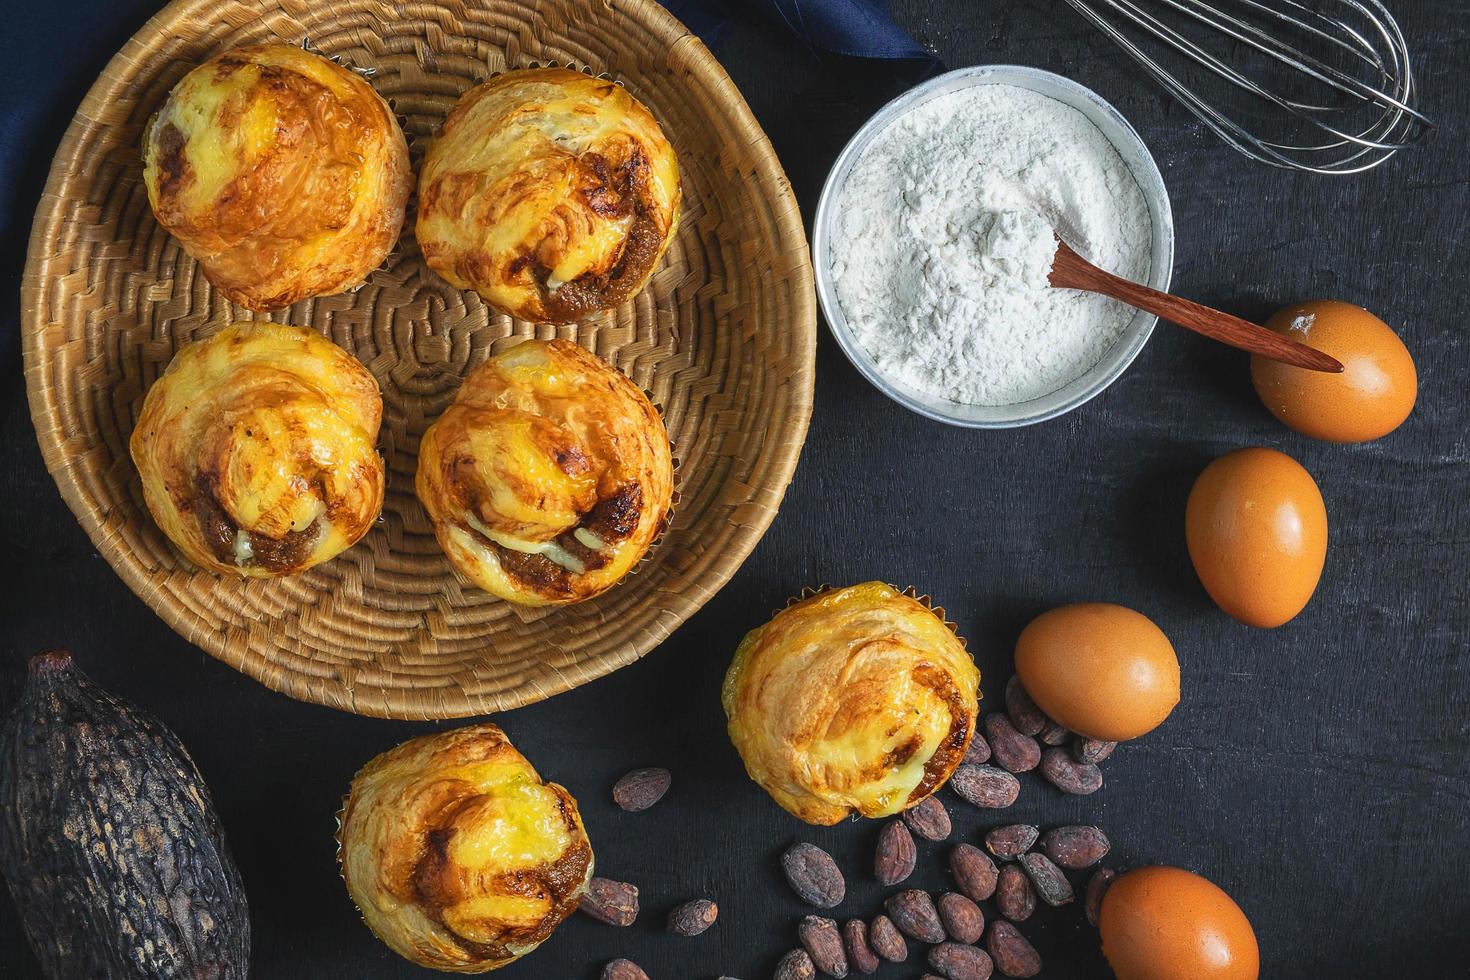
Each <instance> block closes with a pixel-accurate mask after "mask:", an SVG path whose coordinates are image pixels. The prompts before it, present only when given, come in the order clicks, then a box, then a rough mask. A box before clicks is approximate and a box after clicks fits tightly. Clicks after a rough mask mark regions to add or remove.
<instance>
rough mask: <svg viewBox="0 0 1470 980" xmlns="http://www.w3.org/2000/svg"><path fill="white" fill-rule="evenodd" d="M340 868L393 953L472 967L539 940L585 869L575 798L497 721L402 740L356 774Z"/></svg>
mask: <svg viewBox="0 0 1470 980" xmlns="http://www.w3.org/2000/svg"><path fill="white" fill-rule="evenodd" d="M341 823H342V827H341V831H340V843H341V853H340V859H341V864H342V877H343V879H344V880H345V881H346V882H347V888H348V891H349V892H350V893H351V895H352V899H353V901H354V902H356V903H357V907H358V908H359V910H361V912H362V914H363V918H364V919H365V920H366V922H367V924H368V926H369V927H370V928H371V929H372V930H373V932H374V933H376V934H377V936H378V937H379V938H380V939H382V940H383V941H384V942H385V943H387V944H388V945H389V946H391V947H392V948H393V949H394V950H395V951H397V952H398V953H399V954H400V955H402V956H405V957H407V958H408V959H410V960H412V961H413V962H415V963H418V964H420V965H422V966H427V967H431V968H433V969H437V970H446V971H451V972H462V973H479V972H484V971H486V970H490V969H494V968H496V967H498V966H504V965H505V964H506V963H509V962H510V961H511V960H514V959H516V958H518V957H520V956H524V955H525V954H526V953H528V952H530V951H531V950H533V949H535V948H536V946H537V945H539V944H540V943H541V942H543V941H544V940H545V939H546V938H547V937H548V936H550V935H551V933H552V931H553V930H554V929H555V928H556V927H557V926H558V925H559V924H560V923H561V922H562V920H564V919H565V918H566V917H567V916H568V915H570V914H571V913H572V911H573V910H575V909H576V907H577V903H578V900H579V899H580V897H581V895H582V893H583V892H584V891H585V890H586V886H587V882H588V880H589V879H590V878H591V876H592V848H591V845H590V844H589V843H588V841H587V835H586V833H585V832H584V830H583V828H582V819H581V816H580V815H579V813H578V812H577V803H576V801H575V800H574V799H572V797H571V795H570V794H568V793H567V791H566V790H565V789H563V788H562V787H561V786H558V785H557V784H555V783H547V782H543V781H542V779H541V777H540V776H539V775H537V773H536V770H535V769H534V768H533V767H532V765H531V763H530V762H528V761H527V760H526V758H525V757H524V756H522V755H521V754H520V753H519V752H518V751H516V749H515V747H514V746H512V745H511V744H510V742H509V740H507V739H506V737H505V733H504V732H502V731H501V730H500V729H499V728H497V727H496V726H495V725H490V724H481V725H472V726H470V727H467V728H460V729H456V730H454V731H448V732H442V733H439V734H435V735H428V736H424V737H422V738H416V739H413V740H411V741H409V742H405V743H403V744H402V745H400V746H398V747H397V748H395V749H392V750H390V751H388V752H385V753H383V754H382V755H380V756H378V757H377V758H376V759H373V760H372V761H371V762H369V763H368V764H367V765H366V766H364V767H363V769H362V771H361V772H359V773H358V774H357V777H356V778H355V779H354V780H353V781H352V790H351V793H350V794H349V795H348V798H347V801H346V803H345V805H344V807H343V812H342V818H341Z"/></svg>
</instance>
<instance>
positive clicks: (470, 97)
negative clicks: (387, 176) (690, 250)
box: [418, 68, 680, 323]
mask: <svg viewBox="0 0 1470 980" xmlns="http://www.w3.org/2000/svg"><path fill="white" fill-rule="evenodd" d="M679 199H680V187H679V165H678V160H677V159H676V157H675V154H674V150H673V147H672V146H670V145H669V142H668V140H667V139H666V138H665V137H664V134H663V131H662V130H661V129H660V128H659V125H658V123H657V121H655V120H654V118H653V116H652V115H651V114H650V113H649V112H648V110H647V109H645V108H644V107H643V105H642V104H641V103H639V102H638V100H636V99H634V98H633V97H632V96H631V95H629V94H628V93H627V92H626V91H625V90H624V89H623V88H622V87H621V86H619V85H616V84H614V83H613V82H610V81H607V80H605V79H600V78H593V77H591V76H589V75H584V74H582V73H580V72H576V71H571V70H569V69H565V68H542V69H530V70H522V71H512V72H507V73H505V74H502V75H499V76H496V77H494V78H492V79H490V80H489V81H487V82H485V83H484V84H482V85H480V86H478V87H476V88H474V89H471V90H470V91H469V92H467V93H465V95H464V96H463V97H462V98H461V99H460V101H459V104H458V105H457V106H455V108H454V111H453V112H452V113H450V115H449V118H448V119H447V120H446V121H445V123H444V126H443V128H442V129H441V130H440V131H439V133H438V135H437V136H436V137H435V138H434V141H433V142H432V143H431V144H430V146H429V149H428V151H427V152H426V154H425V156H424V163H423V168H422V174H421V177H420V183H419V207H418V241H419V245H420V247H421V248H422V249H423V253H424V258H425V260H426V261H427V262H428V264H429V266H430V268H432V269H434V270H435V271H436V272H438V273H439V274H440V275H442V276H443V277H444V278H445V279H447V280H449V281H450V282H451V283H453V284H454V285H456V286H459V287H461V288H464V289H473V290H475V291H476V292H478V293H479V294H480V295H481V296H483V297H484V298H485V300H486V301H487V302H489V303H490V304H491V305H492V306H494V307H496V308H497V309H499V310H501V311H502V312H505V313H508V314H510V315H511V316H517V317H521V318H524V319H527V320H537V321H547V322H554V323H566V322H570V321H572V320H576V319H579V318H581V317H585V316H588V315H590V314H592V313H595V312H597V311H598V310H602V309H606V308H609V307H612V306H615V305H617V304H618V303H621V302H622V301H623V300H625V299H626V298H628V297H629V296H631V295H633V294H634V293H636V292H637V291H638V290H639V289H641V288H642V286H643V284H644V282H645V281H646V280H647V279H648V276H649V274H650V273H651V272H652V271H653V268H654V266H655V265H656V264H657V263H658V260H659V257H660V256H662V255H663V252H664V249H665V248H666V247H667V245H668V242H669V239H670V237H671V236H672V233H673V230H674V227H675V223H676V221H677V217H678V211H679Z"/></svg>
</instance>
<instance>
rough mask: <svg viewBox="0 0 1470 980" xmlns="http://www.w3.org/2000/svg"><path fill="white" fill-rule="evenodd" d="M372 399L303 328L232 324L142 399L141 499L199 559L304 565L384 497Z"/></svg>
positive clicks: (344, 360) (366, 518)
mask: <svg viewBox="0 0 1470 980" xmlns="http://www.w3.org/2000/svg"><path fill="white" fill-rule="evenodd" d="M382 414H383V403H382V399H381V397H380V396H379V394H378V384H377V381H376V380H375V379H374V378H373V376H372V375H371V374H370V373H368V370H367V369H366V368H364V367H363V366H362V365H361V364H360V363H359V362H358V361H357V360H355V359H354V358H353V357H352V356H351V355H350V354H348V353H347V352H346V351H344V350H343V349H342V348H340V347H338V346H337V345H336V344H334V343H332V342H331V341H330V340H327V339H326V338H325V337H323V336H321V335H320V334H318V333H316V332H314V331H312V330H308V329H306V328H305V327H293V326H285V325H283V324H278V323H270V322H267V321H256V322H242V323H236V324H233V325H231V326H229V327H225V328H224V329H223V330H221V331H219V332H218V333H216V334H215V335H214V336H212V337H210V338H209V339H207V340H201V341H197V342H195V343H193V344H190V345H188V346H187V347H184V348H183V349H181V350H180V351H179V352H178V354H176V355H175V356H174V359H173V362H172V363H170V364H169V366H168V369H167V370H166V371H165V372H164V373H163V375H162V376H160V377H159V379H158V380H157V381H156V382H155V383H154V385H153V387H152V388H150V389H149V391H148V394H147V396H146V397H145V398H144V400H143V409H142V412H141V413H140V415H139V417H138V424H137V426H136V427H135V428H134V430H133V434H132V438H131V448H132V456H133V460H134V462H135V463H136V465H137V467H138V472H139V474H140V475H141V477H142V480H143V496H144V499H145V501H146V502H147V504H148V509H149V510H150V511H151V512H152V513H153V517H154V519H155V520H156V521H157V522H158V524H159V526H160V527H161V528H162V529H163V531H164V533H165V534H167V535H168V537H169V538H170V539H171V540H172V541H173V542H174V544H175V545H177V546H178V548H179V550H181V551H182V552H183V553H184V554H185V555H186V556H187V557H188V558H189V559H190V560H191V561H193V562H194V563H195V564H197V565H200V566H202V567H204V568H209V569H213V570H215V571H220V572H230V573H234V574H238V575H246V576H252V577H263V576H272V575H282V574H286V573H290V572H296V571H300V570H302V569H305V568H309V567H310V566H312V565H315V564H317V563H318V562H322V561H325V560H327V559H328V558H331V557H333V556H334V555H336V554H338V553H339V552H341V551H342V550H343V549H345V548H348V547H350V546H351V545H353V544H354V543H356V542H357V541H358V539H360V538H361V537H362V536H363V535H364V534H366V533H367V532H368V530H369V529H371V527H372V525H373V522H374V521H375V520H376V519H377V516H378V512H379V510H380V509H381V508H382V504H383V461H382V458H381V457H380V456H379V455H378V452H377V449H376V445H375V443H376V440H377V435H378V425H379V423H380V421H381V419H382Z"/></svg>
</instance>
